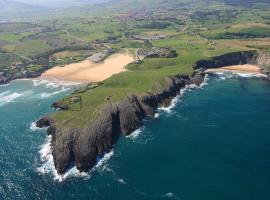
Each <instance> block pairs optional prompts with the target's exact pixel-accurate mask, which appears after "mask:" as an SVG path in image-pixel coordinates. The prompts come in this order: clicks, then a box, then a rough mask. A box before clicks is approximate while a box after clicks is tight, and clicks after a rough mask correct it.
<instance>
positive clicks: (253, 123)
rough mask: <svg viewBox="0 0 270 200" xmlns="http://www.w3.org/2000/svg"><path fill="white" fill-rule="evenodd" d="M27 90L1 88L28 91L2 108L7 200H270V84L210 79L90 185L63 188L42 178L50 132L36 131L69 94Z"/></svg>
mask: <svg viewBox="0 0 270 200" xmlns="http://www.w3.org/2000/svg"><path fill="white" fill-rule="evenodd" d="M229 77H230V78H229ZM25 84H26V85H24V87H22V84H17V85H16V84H15V85H14V84H13V83H12V84H11V85H9V86H3V87H0V94H2V96H7V95H10V93H8V94H7V93H4V92H5V91H6V90H8V91H10V92H13V93H14V92H16V93H18V94H21V93H23V92H25V91H26V93H25V94H24V95H25V96H21V97H17V98H16V99H13V102H11V103H7V104H3V105H2V106H0V111H1V113H3V114H1V116H0V121H1V131H0V144H1V148H0V197H4V199H74V198H75V197H76V198H80V199H101V200H102V199H120V198H121V199H147V200H148V199H188V200H197V199H207V200H209V199H213V200H214V199H221V200H223V199H224V200H225V199H226V200H227V199H269V198H270V191H269V190H268V188H269V185H270V171H269V167H270V159H269V153H270V134H269V132H270V131H269V129H270V128H269V122H270V107H269V102H270V83H269V82H267V81H265V80H263V79H260V78H241V77H236V76H235V75H232V74H229V75H226V76H225V75H223V74H220V75H216V76H214V77H210V80H209V81H208V86H205V87H203V88H202V89H196V90H193V91H192V92H186V93H185V94H184V96H183V97H182V98H181V101H179V102H178V104H176V106H175V107H174V108H173V109H171V110H166V111H160V112H159V117H158V118H157V119H155V120H151V121H146V122H145V127H144V128H143V130H142V131H141V132H140V133H139V134H138V132H137V133H136V134H135V136H134V137H133V138H132V137H131V138H122V139H121V140H120V142H119V143H118V145H117V148H116V149H114V155H113V156H112V157H111V159H110V160H109V161H108V162H107V164H105V165H101V166H100V167H99V168H98V169H96V170H95V171H94V172H92V173H91V175H92V177H91V178H90V179H88V180H83V179H82V178H72V179H68V180H66V181H65V182H63V183H58V182H55V181H53V178H52V177H51V176H50V175H45V176H40V175H38V174H37V172H36V168H37V167H40V166H41V165H42V163H41V162H40V160H39V157H38V150H39V146H40V145H41V144H42V143H43V142H44V137H45V135H44V134H43V133H45V131H40V132H33V131H30V129H29V126H30V124H31V122H32V121H34V120H36V119H38V118H39V117H40V116H43V115H44V114H46V113H47V112H50V110H49V109H48V107H49V105H50V103H52V102H53V101H55V99H57V98H60V97H61V96H62V95H64V94H65V92H63V93H61V94H60V93H59V94H56V95H55V96H51V97H47V98H46V99H44V98H43V99H40V98H39V97H40V95H38V94H39V93H38V92H39V91H42V92H41V93H45V92H46V91H44V90H46V85H44V86H42V85H40V86H38V88H36V91H35V92H34V93H35V94H37V97H36V98H34V97H32V96H31V94H32V93H29V90H31V88H32V87H33V86H32V84H30V83H28V82H27V83H25ZM27 84H28V85H27ZM59 90H62V88H59ZM56 91H57V90H56ZM3 93H4V94H3ZM13 93H11V94H13ZM27 95H28V96H27ZM26 97H28V98H26ZM43 97H44V95H43ZM30 111H31V112H30Z"/></svg>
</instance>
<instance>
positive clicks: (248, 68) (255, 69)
mask: <svg viewBox="0 0 270 200" xmlns="http://www.w3.org/2000/svg"><path fill="white" fill-rule="evenodd" d="M226 71H235V72H242V73H252V74H261V69H260V67H259V66H257V65H251V64H246V65H234V66H228V67H220V68H213V69H207V70H206V72H226Z"/></svg>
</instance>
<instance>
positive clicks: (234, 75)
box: [213, 71, 267, 80]
mask: <svg viewBox="0 0 270 200" xmlns="http://www.w3.org/2000/svg"><path fill="white" fill-rule="evenodd" d="M213 74H215V75H217V76H218V77H219V79H220V80H226V79H230V78H252V77H257V78H267V75H265V74H258V73H244V72H238V71H225V72H214V73H213Z"/></svg>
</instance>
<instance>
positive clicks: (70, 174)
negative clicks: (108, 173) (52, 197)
mask: <svg viewBox="0 0 270 200" xmlns="http://www.w3.org/2000/svg"><path fill="white" fill-rule="evenodd" d="M51 142H52V137H51V136H48V137H47V139H46V141H45V143H44V144H43V145H42V146H41V149H40V151H39V154H40V160H41V161H42V163H43V164H42V166H41V167H39V168H37V172H38V173H39V174H40V175H45V174H51V175H52V176H53V179H54V180H55V181H59V182H63V181H65V180H67V179H69V178H75V177H76V178H83V179H85V180H87V179H89V178H90V177H91V173H92V172H93V171H95V170H98V171H99V170H100V171H103V170H105V169H106V167H107V166H106V165H107V162H108V160H109V159H110V158H111V157H112V156H113V154H114V153H113V150H112V151H111V152H109V153H107V154H105V155H104V156H103V157H102V158H101V159H100V160H99V161H98V163H97V164H96V166H95V167H93V169H91V170H90V171H89V172H80V171H79V170H78V169H77V168H76V167H75V166H74V167H72V168H70V169H69V170H68V171H67V172H66V173H65V174H63V175H59V174H58V173H57V170H56V169H55V166H54V160H53V155H52V145H51Z"/></svg>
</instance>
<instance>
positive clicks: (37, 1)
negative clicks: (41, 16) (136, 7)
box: [14, 0, 109, 8]
mask: <svg viewBox="0 0 270 200" xmlns="http://www.w3.org/2000/svg"><path fill="white" fill-rule="evenodd" d="M14 1H16V2H20V3H26V4H31V5H37V6H43V7H48V8H66V7H73V6H82V5H87V4H99V3H104V2H107V1H109V0H14Z"/></svg>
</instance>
